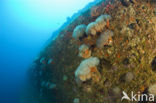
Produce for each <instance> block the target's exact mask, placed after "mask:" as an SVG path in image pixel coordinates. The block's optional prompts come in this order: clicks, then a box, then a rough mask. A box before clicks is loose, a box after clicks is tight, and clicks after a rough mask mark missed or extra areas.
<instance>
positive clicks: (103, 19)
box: [86, 14, 111, 35]
mask: <svg viewBox="0 0 156 103" xmlns="http://www.w3.org/2000/svg"><path fill="white" fill-rule="evenodd" d="M110 19H111V16H110V15H107V14H105V15H101V16H99V17H98V18H97V19H96V21H95V22H91V23H90V24H88V26H87V28H86V34H87V35H90V34H91V35H96V33H97V32H102V31H103V29H104V27H105V26H106V23H107V21H109V20H110Z"/></svg>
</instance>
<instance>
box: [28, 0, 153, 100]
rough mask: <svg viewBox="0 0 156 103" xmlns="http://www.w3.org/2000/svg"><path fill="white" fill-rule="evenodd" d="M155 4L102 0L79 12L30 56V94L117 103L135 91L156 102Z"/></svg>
mask: <svg viewBox="0 0 156 103" xmlns="http://www.w3.org/2000/svg"><path fill="white" fill-rule="evenodd" d="M151 2H152V3H151ZM155 7H156V3H155V1H153V0H152V1H150V0H101V1H99V2H96V3H92V4H91V5H89V6H87V7H86V8H85V9H83V10H82V11H81V12H79V13H77V15H75V16H74V17H73V19H71V21H70V23H66V26H65V27H64V28H63V29H61V30H60V32H59V34H58V37H57V38H56V39H55V40H53V41H51V42H50V43H49V45H48V46H47V47H46V48H45V49H44V50H43V51H42V52H41V53H40V55H39V58H38V59H36V60H35V61H34V63H35V67H33V69H30V71H31V72H30V76H31V78H32V80H33V81H32V85H33V87H34V90H35V92H37V93H35V94H33V93H32V94H31V95H32V97H33V96H34V95H35V96H34V97H38V98H40V99H39V100H40V101H45V98H46V100H48V101H50V102H51V103H52V102H54V100H55V101H57V103H121V99H122V97H123V96H124V95H126V98H127V97H128V96H129V99H123V100H122V103H130V102H131V103H133V102H132V99H133V100H134V98H131V94H132V92H133V94H134V93H137V96H136V101H139V100H140V101H143V102H144V103H148V102H150V101H155V100H154V97H155V96H156V8H155ZM123 91H124V93H123ZM38 94H42V95H38ZM134 96H135V94H134V95H133V96H132V97H134ZM124 98H125V97H124ZM36 101H37V100H36ZM134 101H135V100H134ZM39 103H40V102H39ZM42 103H43V102H42Z"/></svg>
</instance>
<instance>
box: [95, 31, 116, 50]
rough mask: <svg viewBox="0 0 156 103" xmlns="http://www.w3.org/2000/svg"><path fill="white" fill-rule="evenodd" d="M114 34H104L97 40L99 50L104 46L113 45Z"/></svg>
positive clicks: (106, 32)
mask: <svg viewBox="0 0 156 103" xmlns="http://www.w3.org/2000/svg"><path fill="white" fill-rule="evenodd" d="M113 35H114V33H113V32H112V31H110V30H107V31H105V32H102V33H101V35H100V37H99V38H98V39H97V42H96V45H97V47H98V48H102V47H103V46H104V45H109V44H111V43H112V36H113Z"/></svg>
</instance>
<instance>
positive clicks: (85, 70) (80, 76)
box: [75, 57, 100, 83]
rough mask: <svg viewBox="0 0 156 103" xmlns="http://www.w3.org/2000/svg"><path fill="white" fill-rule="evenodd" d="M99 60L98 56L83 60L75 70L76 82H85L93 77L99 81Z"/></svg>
mask: <svg viewBox="0 0 156 103" xmlns="http://www.w3.org/2000/svg"><path fill="white" fill-rule="evenodd" d="M99 62H100V60H99V59H98V58H97V57H90V58H88V59H85V60H83V61H82V62H81V63H80V65H79V67H78V68H77V69H76V71H75V78H76V82H77V83H79V82H84V81H86V80H88V79H91V78H92V79H94V80H96V81H98V80H99V79H100V76H99V72H98V70H97V65H98V64H99Z"/></svg>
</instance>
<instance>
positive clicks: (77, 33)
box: [72, 24, 86, 40]
mask: <svg viewBox="0 0 156 103" xmlns="http://www.w3.org/2000/svg"><path fill="white" fill-rule="evenodd" d="M85 31H86V25H84V24H81V25H78V26H77V27H76V28H75V29H74V31H73V35H72V37H73V38H75V39H76V40H78V39H80V38H81V37H83V36H84V34H85Z"/></svg>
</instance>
